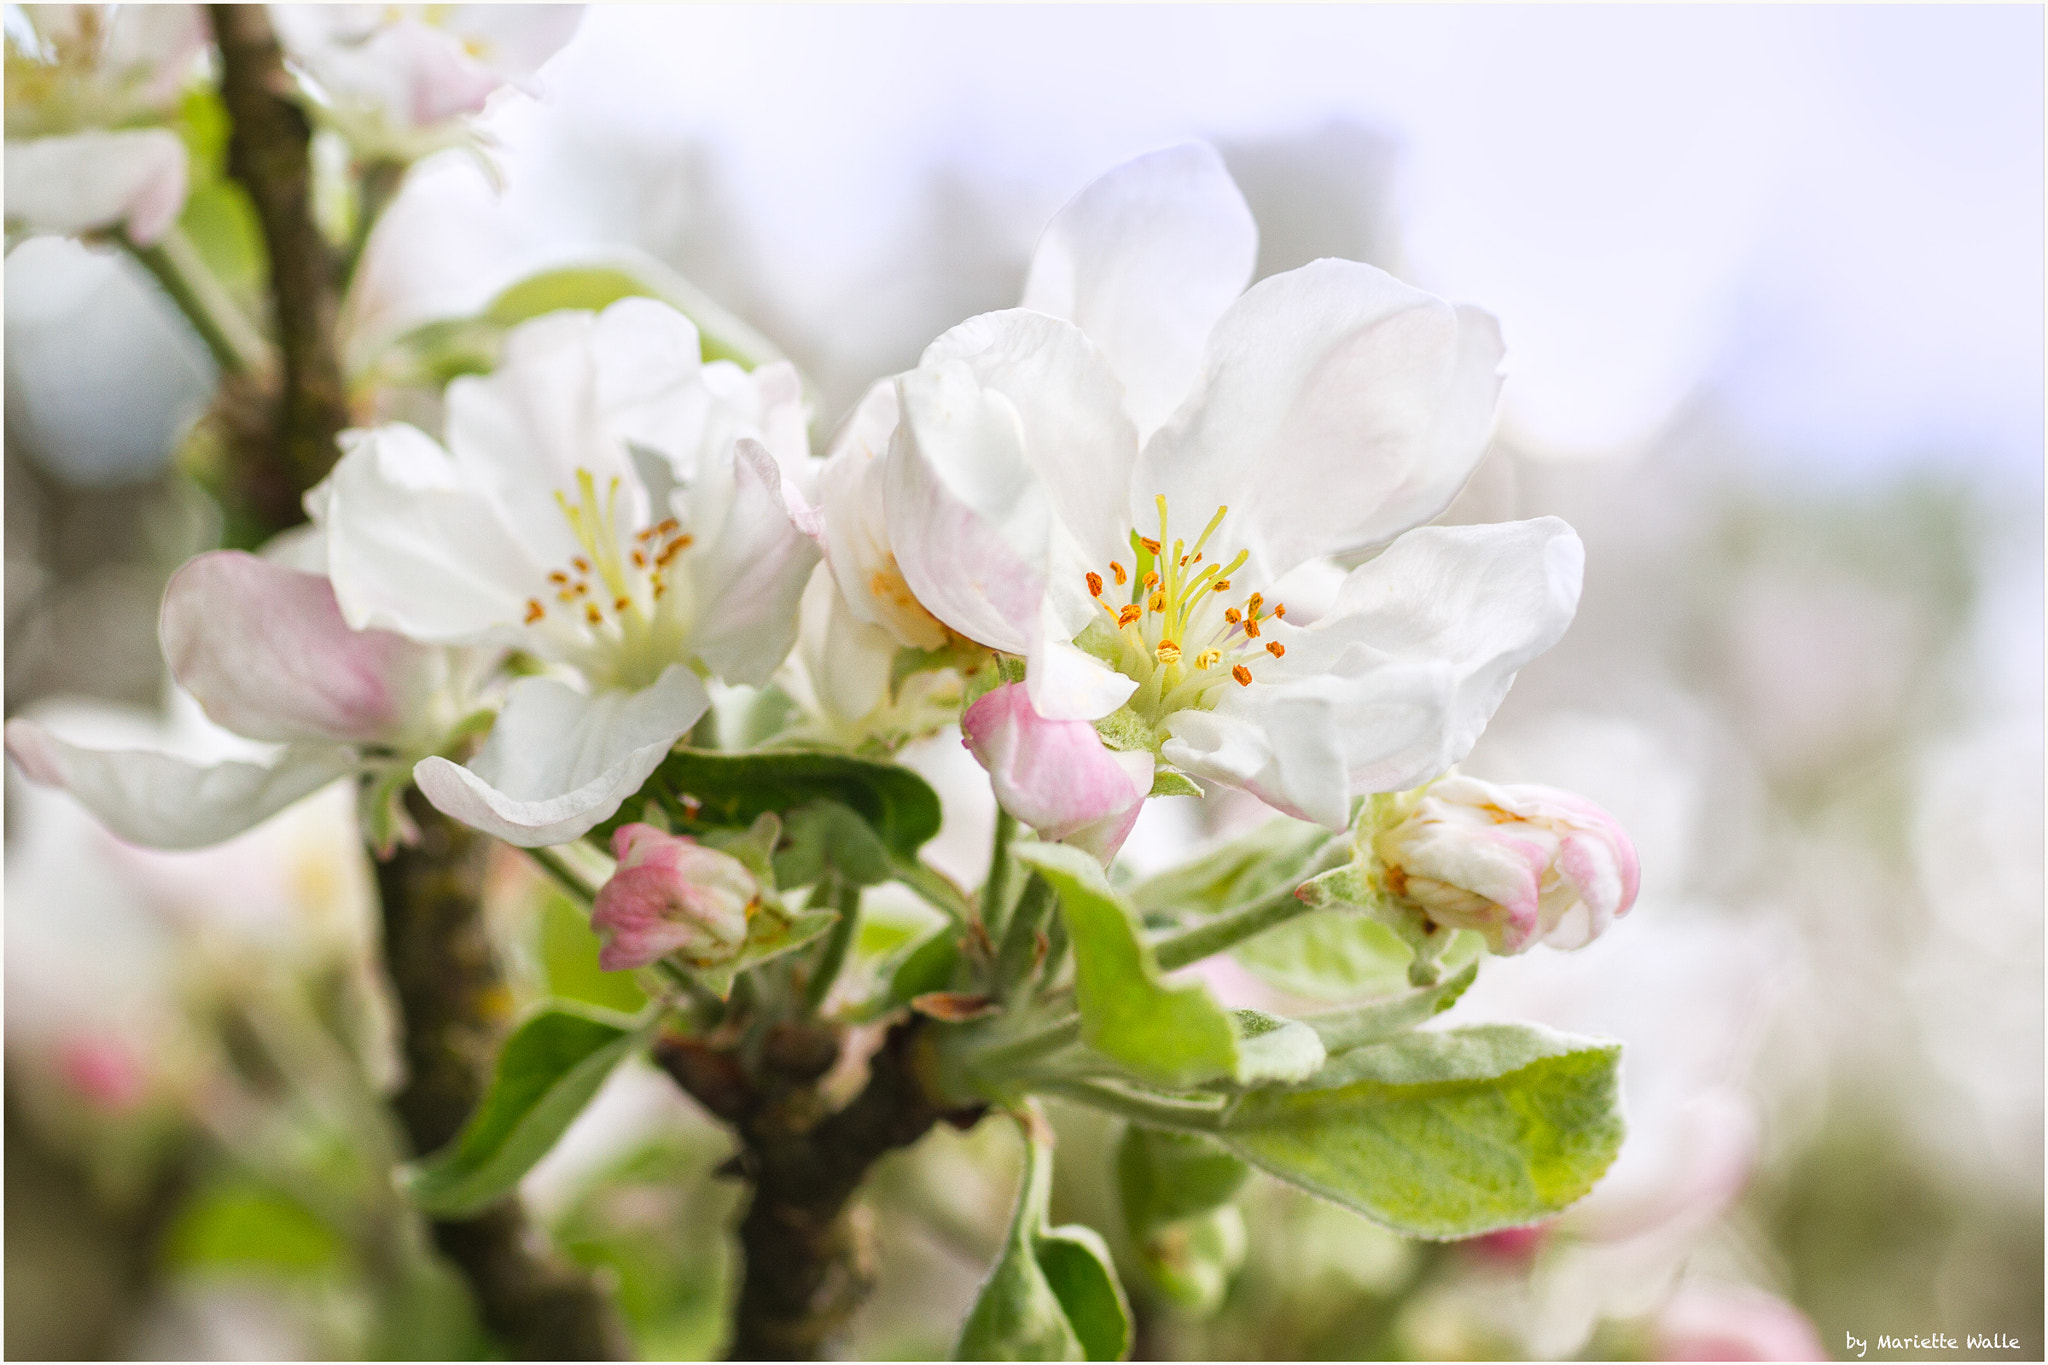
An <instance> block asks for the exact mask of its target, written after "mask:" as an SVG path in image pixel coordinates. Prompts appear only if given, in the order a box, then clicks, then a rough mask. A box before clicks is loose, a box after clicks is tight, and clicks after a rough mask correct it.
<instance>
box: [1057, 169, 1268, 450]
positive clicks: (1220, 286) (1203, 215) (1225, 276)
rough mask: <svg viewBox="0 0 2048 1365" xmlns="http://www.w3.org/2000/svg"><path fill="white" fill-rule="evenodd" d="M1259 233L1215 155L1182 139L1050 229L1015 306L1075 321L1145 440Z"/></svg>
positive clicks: (1090, 195)
mask: <svg viewBox="0 0 2048 1365" xmlns="http://www.w3.org/2000/svg"><path fill="white" fill-rule="evenodd" d="M1258 246H1259V234H1258V228H1257V227H1256V226H1255V225H1254V224H1253V222H1252V213H1251V209H1250V207H1249V206H1248V205H1246V203H1245V202H1244V196H1243V195H1242V194H1240V193H1239V192H1238V188H1237V185H1236V182H1234V181H1233V180H1231V178H1230V172H1229V171H1227V170H1225V169H1224V166H1223V158H1222V157H1220V156H1218V155H1216V151H1215V149H1214V148H1212V147H1210V146H1208V145H1207V144H1205V143H1199V142H1189V143H1183V144H1181V145H1180V146H1178V147H1168V148H1166V149H1165V150H1164V151H1158V152H1153V153H1151V154H1149V155H1147V156H1141V157H1139V158H1137V159H1136V160H1134V161H1129V162H1126V163H1125V164H1124V165H1122V166H1119V167H1117V168H1116V169H1115V170H1113V171H1110V172H1109V173H1108V174H1106V175H1104V176H1103V177H1102V178H1101V179H1099V180H1097V181H1096V182H1095V183H1094V184H1092V185H1090V186H1088V188H1086V189H1084V190H1082V191H1081V192H1080V193H1079V194H1078V195H1076V196H1074V198H1073V199H1072V200H1071V201H1069V202H1068V204H1067V205H1066V207H1064V208H1062V209H1061V210H1060V211H1059V213H1058V214H1056V215H1055V216H1054V217H1053V220H1052V222H1051V223H1049V224H1047V226H1046V229H1045V235H1044V236H1042V237H1040V238H1039V239H1038V249H1037V251H1036V252H1034V253H1033V255H1032V258H1031V275H1030V278H1029V279H1028V280H1027V281H1026V282H1025V285H1024V300H1023V305H1024V307H1026V308H1031V309H1035V310H1037V311H1038V312H1041V313H1050V314H1052V315H1053V316H1054V317H1059V318H1065V319H1067V320H1068V321H1070V322H1073V323H1075V324H1077V325H1078V326H1079V327H1080V328H1081V330H1082V331H1084V332H1086V333H1087V334H1088V336H1089V339H1090V340H1092V341H1094V342H1095V344H1096V345H1097V346H1100V347H1101V348H1102V350H1103V352H1104V354H1106V355H1107V356H1108V357H1109V363H1110V367H1111V368H1112V369H1114V370H1115V371H1116V374H1117V378H1119V379H1121V380H1122V381H1123V383H1124V388H1125V397H1124V403H1125V409H1126V411H1128V412H1129V413H1130V415H1131V419H1132V421H1134V422H1135V423H1136V424H1137V427H1138V431H1139V433H1140V434H1141V435H1150V434H1151V433H1152V431H1153V429H1154V428H1156V427H1157V426H1158V425H1159V424H1160V423H1161V422H1163V421H1165V420H1166V417H1167V414H1169V413H1171V412H1172V411H1173V410H1174V408H1175V407H1177V406H1178V405H1179V404H1180V401H1181V399H1183V398H1185V397H1186V396H1187V392H1188V389H1189V388H1190V387H1191V386H1192V384H1193V382H1194V377H1195V365H1196V362H1197V361H1198V360H1199V359H1200V357H1201V353H1202V343H1203V342H1204V341H1205V340H1206V339H1207V337H1208V335H1209V329H1210V328H1211V327H1213V326H1214V325H1215V323H1216V319H1217V318H1218V317H1220V316H1222V314H1223V310H1224V309H1226V308H1228V307H1229V306H1230V304H1231V301H1232V300H1234V299H1235V298H1237V296H1238V295H1239V294H1240V293H1242V292H1243V291H1244V287H1245V285H1246V284H1247V283H1248V282H1250V280H1251V277H1252V266H1253V263H1254V261H1255V260H1256V258H1257V256H1258Z"/></svg>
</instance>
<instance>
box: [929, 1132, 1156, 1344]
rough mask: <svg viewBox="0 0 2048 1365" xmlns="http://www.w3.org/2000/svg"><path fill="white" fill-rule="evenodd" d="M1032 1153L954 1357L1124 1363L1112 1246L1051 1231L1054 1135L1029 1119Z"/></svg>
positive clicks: (1092, 1235) (1123, 1322)
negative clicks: (1048, 1213)
mask: <svg viewBox="0 0 2048 1365" xmlns="http://www.w3.org/2000/svg"><path fill="white" fill-rule="evenodd" d="M1024 1126H1025V1131H1026V1142H1027V1147H1028V1150H1027V1154H1026V1158H1025V1164H1024V1181H1023V1184H1022V1186H1021V1187H1020V1188H1019V1189H1018V1191H1017V1209H1016V1213H1015V1214H1014V1215H1013V1216H1012V1217H1011V1220H1010V1230H1009V1232H1008V1234H1007V1235H1006V1236H1005V1237H1004V1239H1003V1250H1002V1254H1001V1255H1000V1256H999V1257H998V1258H997V1260H996V1264H995V1267H994V1269H992V1270H991V1271H990V1272H989V1276H988V1279H986V1280H985V1281H983V1282H982V1286H981V1292H980V1294H979V1295H978V1296H977V1297H976V1298H975V1301H974V1307H973V1308H972V1309H971V1310H970V1311H969V1312H968V1314H967V1320H966V1322H965V1323H963V1324H962V1325H961V1328H960V1337H959V1340H958V1342H957V1343H956V1344H955V1345H954V1348H953V1358H954V1359H956V1360H1121V1359H1123V1357H1124V1355H1125V1353H1126V1352H1128V1351H1129V1350H1130V1337H1131V1326H1130V1310H1129V1308H1128V1306H1127V1305H1126V1304H1125V1302H1124V1295H1123V1290H1122V1288H1121V1287H1120V1286H1119V1285H1118V1284H1117V1282H1116V1273H1115V1271H1114V1270H1112V1269H1111V1267H1110V1260H1109V1250H1108V1248H1107V1247H1105V1246H1104V1245H1103V1242H1102V1238H1101V1237H1100V1236H1099V1235H1098V1234H1097V1233H1096V1232H1095V1231H1094V1230H1093V1229H1092V1228H1085V1227H1080V1226H1078V1225H1076V1226H1068V1227H1058V1228H1048V1227H1046V1225H1045V1219H1046V1206H1047V1204H1048V1202H1049V1201H1050V1199H1051V1195H1052V1136H1051V1133H1050V1132H1049V1131H1045V1130H1044V1129H1043V1123H1042V1121H1041V1120H1038V1119H1037V1118H1036V1117H1035V1116H1033V1117H1030V1118H1028V1119H1026V1120H1025V1124H1024Z"/></svg>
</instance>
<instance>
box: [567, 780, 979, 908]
mask: <svg viewBox="0 0 2048 1365" xmlns="http://www.w3.org/2000/svg"><path fill="white" fill-rule="evenodd" d="M645 790H646V792H648V793H651V794H652V797H651V799H654V800H658V801H659V802H660V803H661V805H662V806H663V807H664V808H665V810H666V812H667V815H668V820H669V823H671V824H672V825H673V826H674V827H675V828H676V830H677V831H678V832H684V833H688V832H698V831H704V830H711V829H720V828H723V829H737V828H745V827H747V826H749V825H751V824H752V823H753V822H754V820H755V819H756V818H757V817H759V816H761V815H763V814H766V813H769V812H781V811H794V810H796V809H797V808H798V807H807V806H810V805H811V804H812V803H815V802H822V801H829V802H836V803H837V804H838V805H840V806H842V807H845V808H846V809H848V810H851V811H852V812H853V813H854V814H856V815H858V816H859V817H860V818H861V819H862V820H864V821H866V822H867V824H868V825H869V826H870V827H871V828H872V829H873V831H874V833H875V836H876V837H877V839H879V840H880V842H881V845H882V847H883V848H884V849H885V850H886V851H887V852H888V853H889V854H890V855H892V856H893V857H895V858H899V859H903V860H906V861H907V860H910V859H914V858H915V857H916V856H917V850H918V849H919V848H920V847H922V846H923V845H924V843H925V841H926V840H928V839H930V838H931V837H932V836H933V835H934V834H937V833H938V832H939V798H938V794H937V793H935V792H934V791H933V790H932V789H931V788H930V787H929V786H928V785H926V783H925V780H924V779H923V778H921V777H919V776H918V775H917V774H916V773H914V772H912V771H910V770H909V769H908V768H901V767H898V766H896V765H895V764H893V763H877V762H874V761H872V760H870V759H865V758H855V757H854V756H853V755H851V754H843V753H833V752H830V751H827V750H810V749H780V750H774V751H770V752H766V753H751V754H729V753H715V752H711V751H708V750H703V749H678V750H676V751H675V752H674V753H672V754H670V755H669V756H668V757H667V758H665V759H663V760H662V764H661V767H660V768H658V769H656V770H655V774H654V777H653V778H652V779H651V780H650V782H649V785H648V787H647V788H646V789H645ZM638 805H639V803H638V802H635V801H628V802H627V803H626V805H625V806H624V807H622V808H621V809H620V812H619V814H617V815H616V816H614V817H612V818H611V819H610V820H608V821H606V822H605V823H604V824H602V825H600V826H598V828H597V829H595V830H593V831H592V832H591V835H590V837H591V839H592V840H593V841H595V842H598V843H600V844H603V843H605V842H607V841H609V840H610V838H611V833H612V830H613V829H615V828H617V827H618V826H619V825H622V824H627V823H630V822H631V821H633V820H635V819H639V818H641V817H640V815H639V814H637V813H635V812H636V811H637V809H638ZM828 818H829V817H828ZM788 884H789V885H796V884H797V883H795V882H790V883H788Z"/></svg>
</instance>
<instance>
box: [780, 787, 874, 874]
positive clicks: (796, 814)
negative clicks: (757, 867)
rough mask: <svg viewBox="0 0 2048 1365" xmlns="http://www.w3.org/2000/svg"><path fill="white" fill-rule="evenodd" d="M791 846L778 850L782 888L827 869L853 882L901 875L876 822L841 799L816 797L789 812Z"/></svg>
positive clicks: (787, 827) (786, 827)
mask: <svg viewBox="0 0 2048 1365" xmlns="http://www.w3.org/2000/svg"><path fill="white" fill-rule="evenodd" d="M783 829H784V832H785V834H786V836H787V838H788V840H789V846H788V847H787V848H785V849H784V850H783V851H782V852H780V853H778V854H776V855H775V884H776V885H777V886H778V887H791V886H809V885H810V884H811V883H812V882H815V881H817V880H818V879H819V878H820V877H822V876H824V875H825V874H826V873H827V872H832V873H837V874H838V876H839V879H840V880H841V881H843V882H844V883H846V885H848V886H873V885H875V884H876V883H877V882H885V881H888V880H889V879H890V878H891V877H893V876H895V875H896V874H895V869H894V866H893V865H892V863H891V862H890V859H889V850H888V848H887V846H885V845H884V844H883V843H882V841H881V839H880V838H878V837H877V836H876V834H875V831H874V827H873V826H871V825H869V824H868V822H867V821H865V820H863V819H861V818H860V816H858V815H856V814H854V813H853V811H852V810H850V809H849V808H847V807H845V806H842V805H840V804H839V803H838V802H837V801H813V802H811V803H810V804H809V805H807V806H799V807H797V808H796V809H795V810H792V811H790V812H788V813H787V814H786V815H785V816H784V817H783Z"/></svg>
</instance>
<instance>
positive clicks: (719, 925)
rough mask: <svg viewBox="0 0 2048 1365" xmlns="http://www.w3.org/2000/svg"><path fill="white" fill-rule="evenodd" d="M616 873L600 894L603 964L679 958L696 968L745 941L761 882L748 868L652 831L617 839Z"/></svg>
mask: <svg viewBox="0 0 2048 1365" xmlns="http://www.w3.org/2000/svg"><path fill="white" fill-rule="evenodd" d="M612 853H613V854H614V855H615V856H616V857H617V858H618V860H619V867H618V870H617V871H616V872H614V873H612V877H611V880H610V881H608V882H606V883H605V884H604V887H603V889H601V890H600V891H599V892H598V893H597V905H596V908H595V912H594V913H593V914H592V915H591V917H590V924H591V927H592V928H594V929H596V930H597V931H598V932H599V933H601V934H604V935H605V936H606V939H605V945H604V950H603V951H602V952H601V953H599V954H598V959H597V962H598V965H599V966H600V967H602V968H604V969H605V970H606V971H608V972H617V971H625V970H627V969H629V968H633V967H644V966H646V965H647V964H648V963H650V962H652V961H654V960H655V959H656V958H658V957H663V956H665V955H667V954H669V953H676V954H678V955H679V956H681V958H682V959H683V960H684V961H685V962H687V963H689V964H690V965H691V966H693V967H710V966H715V965H716V964H718V963H720V962H726V961H729V960H730V959H731V958H733V957H734V956H735V955H736V954H737V953H738V952H739V950H740V945H741V944H743V943H744V942H746V938H747V917H748V916H749V915H750V914H752V912H753V910H754V907H755V906H757V905H758V904H760V900H761V884H760V883H759V882H757V881H755V880H754V874H753V873H752V872H750V871H748V870H747V866H746V864H745V863H742V862H741V861H740V860H739V859H737V858H734V857H732V856H730V855H729V854H725V853H720V852H719V851H718V850H717V849H715V848H706V847H704V845H702V844H700V843H698V842H697V841H696V840H695V839H691V838H689V837H687V836H684V835H675V834H664V833H662V832H661V831H660V830H658V829H656V828H655V827H654V826H652V825H621V826H620V827H619V829H618V831H617V832H616V833H614V834H613V835H612Z"/></svg>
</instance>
